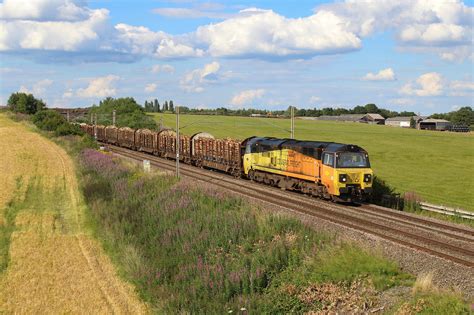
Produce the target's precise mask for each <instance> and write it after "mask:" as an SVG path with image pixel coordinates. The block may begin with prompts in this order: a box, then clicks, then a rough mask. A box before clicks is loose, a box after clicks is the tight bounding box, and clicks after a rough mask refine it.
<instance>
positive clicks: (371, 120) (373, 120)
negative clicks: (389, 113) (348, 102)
mask: <svg viewBox="0 0 474 315" xmlns="http://www.w3.org/2000/svg"><path fill="white" fill-rule="evenodd" d="M318 120H330V121H344V122H359V123H366V124H379V125H383V124H384V121H385V118H383V117H382V116H381V115H379V114H373V113H369V114H350V115H349V114H348V115H340V116H327V115H323V116H319V117H318Z"/></svg>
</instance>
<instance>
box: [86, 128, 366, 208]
mask: <svg viewBox="0 0 474 315" xmlns="http://www.w3.org/2000/svg"><path fill="white" fill-rule="evenodd" d="M81 128H82V129H83V130H84V131H85V132H86V133H88V134H89V135H91V136H93V137H95V138H96V139H97V140H98V141H100V142H104V143H109V144H113V145H118V146H121V147H126V148H129V149H132V150H137V151H142V152H147V153H150V154H153V155H156V156H160V157H164V158H170V159H174V158H176V133H175V132H174V131H173V130H170V129H164V130H161V131H151V130H148V129H138V130H135V129H131V128H128V127H123V128H117V127H114V126H107V127H106V126H94V125H87V124H81ZM179 141H180V145H179V148H180V152H179V158H180V160H182V161H183V162H184V163H187V164H191V165H194V166H197V167H202V168H209V169H214V170H220V171H222V172H225V173H229V174H232V175H234V176H236V177H243V178H248V179H250V180H253V181H257V182H261V183H264V184H267V185H271V186H276V187H280V188H282V189H286V190H295V191H300V192H303V193H305V194H308V195H312V196H316V197H320V198H323V199H328V200H333V201H344V202H347V201H362V200H364V199H366V198H367V197H368V196H369V195H370V194H371V192H372V181H373V172H372V169H371V168H370V162H369V156H368V153H367V152H366V151H365V150H364V149H362V148H361V147H359V146H357V145H352V144H341V143H335V142H318V141H299V140H294V139H277V138H269V137H250V138H247V139H245V140H243V141H239V140H234V139H215V138H214V137H213V136H212V135H211V134H209V133H205V132H200V133H197V134H195V135H193V136H186V135H181V136H180V139H179Z"/></svg>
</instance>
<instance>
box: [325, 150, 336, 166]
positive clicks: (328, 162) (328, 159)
mask: <svg viewBox="0 0 474 315" xmlns="http://www.w3.org/2000/svg"><path fill="white" fill-rule="evenodd" d="M323 164H324V165H328V166H332V167H334V154H330V153H324V155H323Z"/></svg>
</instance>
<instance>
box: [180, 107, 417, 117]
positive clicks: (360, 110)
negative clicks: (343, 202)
mask: <svg viewBox="0 0 474 315" xmlns="http://www.w3.org/2000/svg"><path fill="white" fill-rule="evenodd" d="M179 111H180V112H181V113H190V114H197V115H199V114H201V115H227V116H250V115H252V114H260V115H268V116H276V117H278V116H289V115H290V107H288V108H287V109H286V110H261V109H253V108H242V109H229V108H225V107H219V108H215V109H195V108H188V107H185V106H180V107H179ZM367 113H375V114H380V115H382V116H383V117H385V118H389V117H395V116H416V113H414V112H412V111H402V112H396V111H391V110H388V109H383V108H378V107H377V105H375V104H367V105H365V106H355V107H354V108H352V109H346V108H332V107H326V108H322V109H318V108H313V109H305V108H300V109H298V108H297V109H296V110H295V115H296V116H306V117H319V116H339V115H347V114H367Z"/></svg>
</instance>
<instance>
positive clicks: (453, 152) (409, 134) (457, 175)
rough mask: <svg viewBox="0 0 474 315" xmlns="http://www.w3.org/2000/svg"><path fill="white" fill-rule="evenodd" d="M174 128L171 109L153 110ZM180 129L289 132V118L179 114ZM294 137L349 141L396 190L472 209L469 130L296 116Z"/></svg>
mask: <svg viewBox="0 0 474 315" xmlns="http://www.w3.org/2000/svg"><path fill="white" fill-rule="evenodd" d="M152 115H153V116H154V117H155V120H156V121H157V122H159V123H160V122H163V124H164V125H165V126H168V127H171V128H173V127H174V126H175V120H176V117H175V115H173V114H161V113H159V114H152ZM180 119H181V126H182V130H181V132H182V133H184V134H189V135H190V134H194V133H196V132H199V131H207V132H209V133H211V134H213V135H214V136H215V137H232V138H240V139H245V138H247V137H250V136H255V135H257V136H270V137H289V134H290V133H289V131H288V130H289V126H290V122H289V120H288V119H272V118H250V117H236V116H204V115H181V117H180ZM295 124H296V127H295V137H296V138H297V139H306V140H322V141H335V142H342V143H354V144H357V145H360V146H361V147H363V148H364V149H366V150H367V151H368V152H369V155H370V159H371V164H372V167H373V169H374V172H375V174H376V175H377V176H378V177H379V178H380V179H383V180H384V181H385V182H386V183H387V184H388V185H390V186H391V187H393V188H394V189H395V191H396V192H398V193H402V194H403V193H406V192H414V193H416V194H417V195H419V196H421V197H422V198H423V199H424V200H426V201H428V202H431V203H435V204H441V205H447V206H454V207H460V208H462V209H465V210H471V211H474V195H473V194H472V193H471V191H473V190H474V177H473V176H470V172H472V170H473V169H474V162H473V161H474V137H473V136H472V134H471V133H470V134H459V133H451V132H438V131H426V130H415V129H405V128H395V127H390V126H381V125H367V124H358V123H341V122H327V121H307V120H299V119H297V120H296V122H295Z"/></svg>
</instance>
